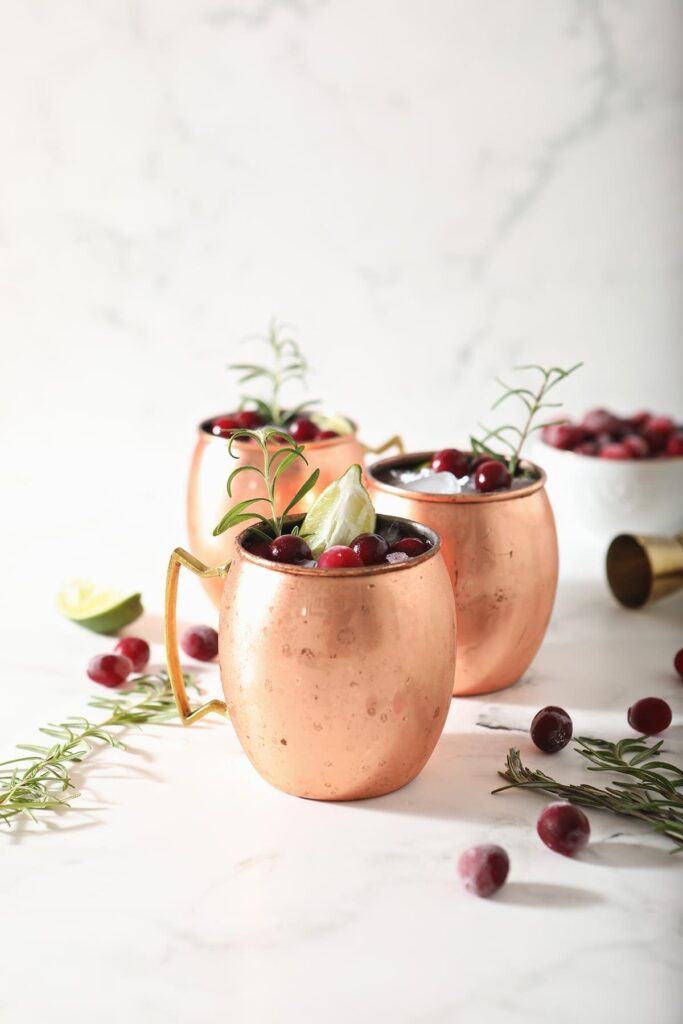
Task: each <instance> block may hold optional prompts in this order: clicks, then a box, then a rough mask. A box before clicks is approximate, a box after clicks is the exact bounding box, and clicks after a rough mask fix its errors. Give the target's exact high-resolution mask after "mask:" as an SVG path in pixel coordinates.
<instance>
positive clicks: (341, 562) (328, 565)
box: [318, 544, 363, 569]
mask: <svg viewBox="0 0 683 1024" xmlns="http://www.w3.org/2000/svg"><path fill="white" fill-rule="evenodd" d="M362 565H363V562H362V560H361V557H360V555H359V554H358V553H357V552H356V551H354V550H353V548H349V547H347V546H346V544H333V545H332V547H331V548H327V550H326V551H323V553H322V555H320V556H319V557H318V568H319V569H360V568H361V567H362Z"/></svg>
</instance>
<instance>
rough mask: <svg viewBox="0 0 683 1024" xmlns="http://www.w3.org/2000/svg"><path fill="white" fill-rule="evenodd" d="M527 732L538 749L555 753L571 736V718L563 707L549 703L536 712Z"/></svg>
mask: <svg viewBox="0 0 683 1024" xmlns="http://www.w3.org/2000/svg"><path fill="white" fill-rule="evenodd" d="M529 732H530V734H531V738H532V740H533V741H534V743H535V744H536V746H537V747H538V749H539V750H543V751H544V752H545V753H546V754H555V753H556V752H557V751H558V750H562V748H563V747H566V746H567V744H568V743H569V741H570V739H571V738H572V720H571V718H570V717H569V715H568V714H567V712H566V711H565V710H564V708H558V707H555V706H554V705H552V704H551V705H549V706H548V707H547V708H542V709H541V710H540V711H537V712H536V714H535V715H534V718H533V721H532V723H531V729H530V730H529Z"/></svg>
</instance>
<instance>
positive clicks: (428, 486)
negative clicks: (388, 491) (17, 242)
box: [409, 472, 462, 494]
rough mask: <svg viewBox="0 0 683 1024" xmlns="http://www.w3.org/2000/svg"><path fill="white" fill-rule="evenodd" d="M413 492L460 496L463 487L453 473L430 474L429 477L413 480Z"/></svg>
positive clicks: (411, 487) (411, 486) (411, 485)
mask: <svg viewBox="0 0 683 1024" xmlns="http://www.w3.org/2000/svg"><path fill="white" fill-rule="evenodd" d="M409 486H410V489H411V491H420V492H421V493H422V494H460V492H461V490H462V486H461V484H460V481H459V480H458V478H457V476H454V475H453V473H445V472H444V473H429V474H428V475H427V476H423V477H420V478H419V479H418V480H413V481H412V483H411V484H410V485H409Z"/></svg>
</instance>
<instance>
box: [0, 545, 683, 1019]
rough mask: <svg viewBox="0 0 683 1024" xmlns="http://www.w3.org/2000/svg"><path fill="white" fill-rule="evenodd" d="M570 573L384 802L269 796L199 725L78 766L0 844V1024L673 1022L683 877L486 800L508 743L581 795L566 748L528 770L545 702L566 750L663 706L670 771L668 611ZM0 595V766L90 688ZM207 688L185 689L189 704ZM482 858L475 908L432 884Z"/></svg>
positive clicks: (598, 821)
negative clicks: (513, 679) (74, 797)
mask: <svg viewBox="0 0 683 1024" xmlns="http://www.w3.org/2000/svg"><path fill="white" fill-rule="evenodd" d="M590 561H591V560H590V559H588V562H589V563H590ZM565 564H567V565H571V566H573V567H574V568H575V567H576V566H577V565H580V564H581V563H579V562H577V560H576V559H571V558H570V559H567V558H566V559H565ZM584 570H585V571H584ZM582 572H583V575H582V576H581V577H576V576H566V577H565V578H564V579H563V580H562V582H561V586H560V590H559V594H558V600H557V605H556V609H555V613H554V617H553V620H552V624H551V627H550V630H549V633H548V636H547V640H546V642H545V645H544V646H543V648H542V650H541V652H540V654H539V655H538V657H537V658H536V661H535V662H534V664H533V666H532V668H531V670H530V672H529V673H528V675H527V676H526V677H525V678H524V679H523V680H522V681H520V682H519V683H518V684H517V685H516V686H514V687H512V688H511V689H509V690H507V691H506V692H504V693H501V694H499V695H497V696H495V697H488V698H487V697H482V698H474V699H467V700H454V701H453V703H452V708H451V711H450V714H449V718H448V722H447V725H446V730H445V733H444V735H443V737H442V739H441V741H440V743H439V745H438V747H437V749H436V752H435V753H434V755H433V757H432V759H431V761H430V762H429V764H428V765H427V767H426V768H425V770H424V771H423V773H422V775H421V776H420V777H419V778H418V779H417V780H416V781H415V782H414V783H412V784H411V785H409V786H407V787H406V788H405V789H403V790H402V791H400V792H397V793H395V794H392V795H390V796H387V797H384V798H382V799H378V800H370V801H367V802H361V803H356V804H323V803H315V802H308V801H303V800H298V799H295V798H292V797H289V796H286V795H284V794H282V793H279V792H277V791H276V790H274V789H272V788H270V787H269V786H268V785H267V784H266V783H265V782H263V781H262V780H261V779H260V778H259V777H258V776H257V774H256V773H255V772H254V770H253V769H252V767H251V766H250V764H249V763H248V761H247V759H246V757H245V756H244V754H243V753H242V751H241V749H240V747H239V745H238V742H237V739H236V737H235V735H234V733H233V731H232V729H231V727H230V725H229V724H228V723H222V722H220V721H218V720H212V721H205V722H204V723H202V724H200V725H198V726H197V727H195V728H193V729H192V730H183V729H181V728H180V727H178V726H166V727H156V728H150V729H146V730H144V731H141V732H138V733H134V734H130V735H129V736H128V738H127V740H126V743H127V746H128V751H127V752H126V753H123V752H118V751H112V750H109V749H108V748H105V749H103V750H101V751H98V752H97V753H96V754H94V755H93V756H92V757H91V758H89V760H88V761H87V762H86V763H84V764H83V765H82V767H81V768H80V769H79V770H78V771H77V773H76V774H77V777H78V780H79V783H80V785H81V786H82V787H83V795H82V797H81V798H80V799H79V800H78V801H76V802H75V803H74V806H73V808H72V809H71V810H69V811H67V812H65V813H63V814H60V815H59V816H52V817H50V818H48V819H44V820H42V821H41V822H40V824H37V825H35V824H32V823H30V822H24V823H22V824H17V825H15V826H14V828H13V829H12V830H11V831H7V832H3V833H2V834H1V835H0V843H1V847H0V849H1V856H2V875H1V879H0V892H1V900H2V903H1V905H2V908H3V932H4V935H5V939H6V941H5V943H4V968H5V979H6V980H5V983H4V984H3V986H2V989H1V990H0V1016H2V1018H3V1019H4V1020H7V1021H11V1020H17V1019H20V1018H21V1019H23V1020H27V1021H38V1020H41V1019H43V1018H45V1019H47V1018H48V1016H49V1019H51V1020H53V1021H60V1022H61V1021H64V1022H66V1021H71V1022H80V1021H85V1020H92V1019H97V1020H98V1021H99V1022H100V1024H118V1022H119V1021H136V1022H137V1021H144V1022H145V1024H155V1022H157V1021H158V1022H162V1021H163V1022H164V1024H169V1022H174V1021H178V1022H180V1021H183V1022H184V1021H187V1020H188V1019H197V1020H201V1021H202V1022H205V1024H212V1022H214V1021H215V1022H218V1021H224V1020H226V1019H229V1020H231V1021H234V1022H235V1024H261V1022H267V1021H299V1022H311V1024H317V1022H322V1021H325V1022H326V1024H346V1022H348V1021H349V1020H359V1021H363V1022H384V1021H387V1022H389V1021H391V1022H401V1024H403V1022H405V1024H415V1022H425V1024H441V1022H449V1024H450V1022H455V1021H457V1022H458V1024H470V1022H477V1024H481V1022H485V1024H497V1022H501V1024H503V1022H504V1024H508V1022H510V1024H513V1022H516V1021H520V1022H522V1021H523V1022H525V1024H534V1022H536V1021H538V1022H539V1024H540V1022H541V1021H543V1022H546V1021H548V1020H549V1019H552V1021H553V1022H555V1024H564V1022H567V1024H570V1022H572V1024H573V1022H575V1021H576V1020H577V1018H578V1015H579V1014H580V1013H581V1012H582V1010H581V1007H590V1008H591V1011H595V1012H596V1013H599V1016H600V1019H601V1020H602V1021H605V1022H612V1021H614V1022H616V1021H617V1020H618V1021H620V1022H631V1021H633V1022H635V1021H641V1020H648V1021H653V1022H654V1021H656V1022H657V1024H674V1022H675V1021H677V1018H678V1007H679V1006H680V1001H679V998H678V997H679V996H680V967H679V964H680V948H681V947H680V910H681V901H680V896H679V894H680V889H681V886H680V882H681V869H682V865H681V862H680V861H679V860H677V859H676V858H674V857H672V856H670V854H669V852H668V845H667V843H666V842H664V841H662V840H661V839H658V838H655V837H652V836H649V835H648V834H646V832H645V831H644V830H643V829H641V828H640V827H638V826H637V825H634V824H633V823H631V822H630V821H629V820H627V819H623V820H619V819H616V818H611V817H609V816H604V815H601V814H591V815H590V818H591V824H592V841H591V844H590V847H589V849H588V851H587V852H586V853H585V854H584V855H583V856H582V857H580V858H579V859H578V860H576V861H571V860H568V859H565V858H563V857H561V856H558V855H556V854H553V853H551V852H550V851H549V850H547V849H546V848H545V847H544V846H543V845H542V844H541V842H540V841H539V840H538V838H537V836H536V834H535V828H534V826H535V820H536V816H537V814H538V812H539V810H540V808H541V806H542V805H543V802H544V798H542V797H536V796H535V795H532V794H527V793H514V792H510V793H506V794H502V795H498V796H492V795H490V790H491V789H492V788H493V787H494V786H495V784H496V781H497V780H496V771H497V769H498V768H499V767H501V766H502V765H503V762H504V759H505V755H506V752H507V750H508V748H509V747H510V746H511V745H513V744H514V745H519V746H520V748H521V750H522V752H523V754H524V755H525V757H527V758H528V759H529V761H530V762H532V763H534V764H538V765H543V767H545V768H548V769H549V770H551V772H552V773H554V774H556V775H558V776H560V777H562V778H565V779H568V780H578V779H579V777H580V776H581V774H582V769H581V767H580V765H579V764H577V761H578V757H577V755H575V754H573V753H572V752H571V749H567V750H565V751H563V752H561V753H560V754H558V755H556V756H555V757H553V759H552V762H551V761H549V760H548V759H547V758H546V757H544V756H543V755H541V754H540V753H538V752H535V751H534V749H533V748H532V746H531V744H530V740H529V738H528V735H527V734H526V728H527V726H528V723H529V721H530V718H531V716H532V715H533V713H534V712H535V710H536V709H537V708H538V707H540V706H543V705H545V704H548V703H558V704H561V705H564V706H565V707H567V708H568V709H569V710H570V711H571V714H572V716H573V718H574V722H575V728H576V731H577V732H578V733H584V734H585V733H589V734H590V733H593V734H596V733H597V734H600V735H605V736H611V737H615V738H616V737H617V736H619V735H623V734H627V733H628V728H627V726H626V721H625V711H626V708H627V707H628V705H629V704H630V703H631V702H632V700H633V699H634V698H637V697H638V696H642V695H646V694H651V693H656V694H659V695H661V696H664V697H666V698H667V699H669V700H670V701H671V703H672V705H673V707H674V709H675V711H676V718H675V720H674V725H673V726H672V728H671V729H670V730H669V732H668V734H667V737H666V746H667V749H670V750H671V751H675V752H676V753H678V754H680V753H681V746H682V743H681V732H682V730H681V714H680V713H681V710H683V700H682V698H683V686H682V684H681V683H680V682H679V681H677V680H676V677H675V675H674V673H673V670H672V668H671V658H672V656H673V653H674V651H675V650H676V649H677V648H678V647H679V646H680V645H681V600H680V598H674V599H670V600H669V601H668V602H664V603H661V604H659V605H657V606H654V607H652V608H650V609H648V610H646V611H644V612H641V613H628V612H626V611H623V610H622V609H620V608H618V607H617V606H616V605H615V604H614V603H613V602H612V600H611V598H610V597H609V595H608V593H607V591H606V588H605V586H604V584H603V582H602V581H601V579H599V577H598V575H597V573H591V572H589V571H588V569H587V568H586V565H585V564H584V569H583V570H582ZM14 583H15V586H14V589H13V593H14V596H15V599H16V604H15V609H16V610H15V613H14V616H13V617H12V616H11V614H10V629H11V632H12V637H13V641H14V643H13V645H12V646H8V645H7V643H5V645H4V647H3V669H4V671H3V676H4V677H5V678H6V679H7V678H8V675H9V676H11V678H12V680H13V683H12V686H11V687H6V690H5V696H4V708H3V710H4V713H3V716H2V720H1V721H0V741H1V745H2V750H3V751H5V752H6V754H5V756H9V754H10V752H11V749H12V745H13V743H14V742H16V741H18V740H24V741H29V740H31V739H32V738H33V737H34V735H35V727H36V726H38V725H40V724H42V723H43V722H45V721H47V720H49V719H54V718H55V717H58V716H59V717H63V716H65V715H67V714H69V713H74V712H77V711H78V710H80V708H81V707H83V706H84V702H85V699H86V697H87V696H88V695H90V694H91V693H92V692H93V691H94V690H95V689H96V688H95V686H94V684H89V683H88V682H87V680H86V679H85V677H84V666H85V664H86V661H87V658H88V657H89V656H90V655H91V654H93V653H95V652H97V651H101V650H103V649H108V645H109V641H107V640H103V639H102V638H99V637H97V636H94V635H91V634H89V633H87V632H85V631H82V630H80V629H78V628H77V627H75V626H73V625H71V624H70V623H68V622H65V621H62V620H61V619H60V618H59V617H58V616H57V614H56V613H55V612H54V611H51V610H49V609H48V606H47V605H45V609H44V610H42V606H41V610H40V616H41V621H40V622H39V623H38V625H39V627H40V630H39V634H38V635H39V636H40V642H36V640H35V636H36V634H35V632H34V630H35V625H36V623H35V622H33V624H32V626H29V624H28V623H27V622H26V620H25V618H24V616H23V615H22V614H21V609H22V608H24V607H25V603H26V602H27V601H28V600H29V592H30V589H31V581H30V580H26V579H23V582H22V580H21V579H20V578H19V577H17V579H16V580H15V581H14ZM150 586H152V584H151V581H150ZM181 603H182V607H183V609H184V611H185V612H186V613H187V615H188V617H189V618H190V619H192V618H194V619H195V620H196V619H197V618H198V617H200V616H201V617H202V618H204V619H205V620H206V619H207V618H208V617H209V615H210V612H209V610H208V605H207V604H206V603H205V598H204V595H203V593H202V592H201V591H200V590H199V587H198V586H196V585H195V581H191V583H189V584H188V585H187V586H186V587H185V588H184V591H183V594H182V596H181ZM5 611H6V612H7V609H5ZM160 630H161V621H160V618H159V616H158V615H154V614H147V615H146V616H145V618H144V619H143V620H141V621H140V623H138V625H137V626H136V628H135V630H134V631H135V632H139V633H141V634H143V635H147V636H148V637H149V638H151V639H153V640H154V641H155V643H154V657H155V658H156V660H157V661H160V659H161V658H162V647H161V643H160V640H161V635H160ZM22 645H23V648H24V653H23V655H22V656H21V657H19V656H18V654H17V651H18V650H20V649H21V646H22ZM217 671H218V670H217V668H216V667H215V666H210V667H208V668H206V669H204V670H203V671H202V672H201V677H202V683H203V684H204V685H205V687H206V688H207V690H209V691H210V690H212V689H213V688H215V687H217V686H218V678H217ZM509 730H512V731H509ZM516 730H519V731H516ZM489 841H493V842H497V843H501V844H502V845H504V846H505V847H506V848H507V850H508V851H509V854H510V859H511V873H510V878H509V882H508V884H507V885H506V887H505V888H504V889H503V890H502V891H501V892H500V893H499V895H498V896H497V897H496V898H494V899H491V900H489V901H485V900H479V899H477V898H476V897H473V896H470V895H468V894H467V893H466V892H465V891H464V890H463V889H462V888H461V886H460V884H459V882H458V880H457V877H456V872H455V865H456V861H457V858H458V855H459V853H460V852H461V851H462V850H463V849H464V848H465V847H467V846H469V845H470V844H472V843H477V842H489ZM8 938H9V941H7V940H8ZM37 962H39V963H40V969H39V970H38V969H37V966H36V965H37ZM549 1007H552V1012H550V1010H549ZM549 1014H550V1016H549Z"/></svg>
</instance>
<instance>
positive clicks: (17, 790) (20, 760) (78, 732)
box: [0, 672, 194, 824]
mask: <svg viewBox="0 0 683 1024" xmlns="http://www.w3.org/2000/svg"><path fill="white" fill-rule="evenodd" d="M184 679H185V685H186V686H193V685H194V684H193V682H192V679H191V677H190V676H184ZM89 705H90V707H93V708H99V709H101V710H105V711H107V712H108V714H107V716H106V717H105V718H103V719H102V720H101V721H99V722H91V721H89V720H88V719H87V718H84V717H81V716H72V717H70V718H67V719H66V720H65V721H64V722H58V723H51V724H50V725H46V726H43V727H42V728H41V729H40V732H42V733H44V734H45V735H46V736H51V737H53V738H55V739H56V740H57V742H56V743H54V744H53V745H52V746H49V747H48V746H40V745H38V744H35V743H19V744H17V747H18V749H19V750H26V751H28V753H27V754H26V756H25V757H14V758H12V759H11V760H9V761H3V762H0V820H2V821H3V822H5V823H7V824H10V822H11V819H12V818H15V817H17V816H18V815H21V814H25V815H27V816H28V817H29V818H31V819H32V820H33V821H37V818H36V816H35V812H36V811H54V810H57V809H58V808H60V807H70V806H71V800H74V799H75V798H76V797H78V796H80V793H78V792H77V790H76V787H75V785H74V782H73V777H72V774H71V770H70V765H72V764H75V763H79V762H80V761H82V760H83V759H84V758H85V757H87V756H88V754H90V752H91V751H92V750H93V749H95V747H96V746H97V745H98V743H105V744H107V745H108V746H110V747H115V748H117V749H119V750H125V749H126V748H125V744H124V743H122V742H121V739H120V732H121V731H123V730H125V729H130V728H140V726H142V725H149V724H153V723H161V722H168V721H170V720H171V719H173V718H176V717H177V714H178V712H177V709H176V704H175V699H174V697H173V691H172V689H171V684H170V681H169V678H168V674H167V673H166V672H160V673H158V674H150V675H144V676H140V677H139V678H138V679H135V680H134V681H133V683H132V686H131V687H130V688H129V689H127V690H126V691H125V693H123V694H121V695H120V696H118V697H94V698H93V699H92V700H91V701H89ZM112 730H116V731H112Z"/></svg>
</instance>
